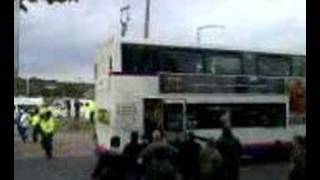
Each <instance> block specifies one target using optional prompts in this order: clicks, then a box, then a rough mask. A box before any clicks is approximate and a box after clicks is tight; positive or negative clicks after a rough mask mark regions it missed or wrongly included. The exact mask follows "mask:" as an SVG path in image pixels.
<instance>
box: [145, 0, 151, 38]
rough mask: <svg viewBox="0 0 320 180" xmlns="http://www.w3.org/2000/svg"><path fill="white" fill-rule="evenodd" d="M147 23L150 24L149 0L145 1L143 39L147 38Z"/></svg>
mask: <svg viewBox="0 0 320 180" xmlns="http://www.w3.org/2000/svg"><path fill="white" fill-rule="evenodd" d="M149 23H150V0H146V15H145V21H144V38H145V39H148V38H149Z"/></svg>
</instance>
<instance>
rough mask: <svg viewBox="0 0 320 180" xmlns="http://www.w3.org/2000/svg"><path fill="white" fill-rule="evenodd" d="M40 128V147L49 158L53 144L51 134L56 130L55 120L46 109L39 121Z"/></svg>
mask: <svg viewBox="0 0 320 180" xmlns="http://www.w3.org/2000/svg"><path fill="white" fill-rule="evenodd" d="M40 128H41V135H42V139H41V145H42V148H43V149H44V150H45V153H46V156H47V158H48V159H49V160H50V159H51V158H52V150H53V144H52V139H53V135H54V133H55V131H56V129H55V128H56V123H55V120H54V119H53V118H52V113H51V111H47V112H46V113H45V115H44V117H43V119H42V120H41V122H40Z"/></svg>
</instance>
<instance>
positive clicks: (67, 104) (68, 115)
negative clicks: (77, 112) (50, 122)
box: [65, 99, 71, 118]
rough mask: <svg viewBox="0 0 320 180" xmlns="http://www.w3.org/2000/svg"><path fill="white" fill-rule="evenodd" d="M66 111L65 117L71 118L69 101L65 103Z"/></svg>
mask: <svg viewBox="0 0 320 180" xmlns="http://www.w3.org/2000/svg"><path fill="white" fill-rule="evenodd" d="M65 105H66V109H67V117H68V118H70V117H71V102H70V100H69V99H67V100H66V101H65Z"/></svg>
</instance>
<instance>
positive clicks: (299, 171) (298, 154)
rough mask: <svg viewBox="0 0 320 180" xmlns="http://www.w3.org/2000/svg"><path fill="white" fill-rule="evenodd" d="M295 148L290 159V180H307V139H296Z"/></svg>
mask: <svg viewBox="0 0 320 180" xmlns="http://www.w3.org/2000/svg"><path fill="white" fill-rule="evenodd" d="M293 142H294V144H293V145H294V146H293V149H292V152H291V158H290V161H291V163H290V166H291V170H290V174H289V180H305V179H307V176H306V147H305V139H304V138H303V137H301V136H296V137H294V141H293Z"/></svg>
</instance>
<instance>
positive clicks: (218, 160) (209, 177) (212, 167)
mask: <svg viewBox="0 0 320 180" xmlns="http://www.w3.org/2000/svg"><path fill="white" fill-rule="evenodd" d="M199 162H200V173H199V178H198V179H199V180H215V179H218V180H219V179H223V175H224V174H223V173H224V172H223V164H222V163H223V159H222V156H221V153H220V152H219V150H218V149H217V148H216V142H215V140H214V139H213V138H212V139H210V140H209V141H208V142H207V145H206V146H205V147H204V148H203V149H202V150H201V152H200V156H199Z"/></svg>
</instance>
